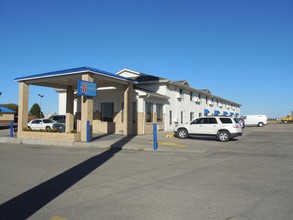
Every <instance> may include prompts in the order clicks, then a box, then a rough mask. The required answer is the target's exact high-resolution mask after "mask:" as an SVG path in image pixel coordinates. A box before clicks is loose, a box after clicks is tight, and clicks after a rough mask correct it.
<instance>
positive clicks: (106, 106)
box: [101, 102, 114, 122]
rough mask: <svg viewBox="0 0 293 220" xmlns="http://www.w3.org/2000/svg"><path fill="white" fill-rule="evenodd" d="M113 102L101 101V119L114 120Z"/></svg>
mask: <svg viewBox="0 0 293 220" xmlns="http://www.w3.org/2000/svg"><path fill="white" fill-rule="evenodd" d="M113 107H114V103H113V102H103V103H101V121H107V122H113V109H114V108H113Z"/></svg>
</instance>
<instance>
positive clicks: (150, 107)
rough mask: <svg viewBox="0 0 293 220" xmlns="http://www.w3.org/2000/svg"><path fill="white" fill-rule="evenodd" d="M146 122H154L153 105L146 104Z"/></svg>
mask: <svg viewBox="0 0 293 220" xmlns="http://www.w3.org/2000/svg"><path fill="white" fill-rule="evenodd" d="M145 121H146V122H153V103H150V102H146V103H145Z"/></svg>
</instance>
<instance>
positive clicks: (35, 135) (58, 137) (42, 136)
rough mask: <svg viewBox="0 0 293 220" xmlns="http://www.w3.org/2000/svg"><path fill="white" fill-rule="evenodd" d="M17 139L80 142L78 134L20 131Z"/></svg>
mask: <svg viewBox="0 0 293 220" xmlns="http://www.w3.org/2000/svg"><path fill="white" fill-rule="evenodd" d="M17 137H18V138H29V139H37V140H52V141H69V142H74V141H80V139H81V136H80V132H77V133H52V132H37V131H21V132H18V133H17Z"/></svg>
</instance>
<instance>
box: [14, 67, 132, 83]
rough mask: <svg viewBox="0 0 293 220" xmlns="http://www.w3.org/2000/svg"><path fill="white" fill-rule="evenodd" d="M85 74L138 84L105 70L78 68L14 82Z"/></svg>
mask: <svg viewBox="0 0 293 220" xmlns="http://www.w3.org/2000/svg"><path fill="white" fill-rule="evenodd" d="M83 72H92V73H94V74H99V75H104V76H108V77H111V78H115V79H120V80H123V81H129V82H133V83H136V81H135V80H133V79H129V78H126V77H123V76H120V75H116V74H114V73H110V72H106V71H103V70H99V69H95V68H92V67H87V66H85V67H77V68H71V69H65V70H58V71H53V72H47V73H40V74H35V75H29V76H23V77H18V78H15V79H14V80H15V81H17V82H21V81H25V80H32V79H40V78H47V77H53V76H62V75H73V74H77V73H83Z"/></svg>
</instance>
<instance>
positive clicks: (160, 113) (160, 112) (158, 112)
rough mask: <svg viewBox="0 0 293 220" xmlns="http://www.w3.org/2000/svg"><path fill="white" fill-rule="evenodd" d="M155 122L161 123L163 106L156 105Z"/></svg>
mask: <svg viewBox="0 0 293 220" xmlns="http://www.w3.org/2000/svg"><path fill="white" fill-rule="evenodd" d="M157 122H163V105H162V104H157Z"/></svg>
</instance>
